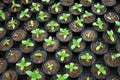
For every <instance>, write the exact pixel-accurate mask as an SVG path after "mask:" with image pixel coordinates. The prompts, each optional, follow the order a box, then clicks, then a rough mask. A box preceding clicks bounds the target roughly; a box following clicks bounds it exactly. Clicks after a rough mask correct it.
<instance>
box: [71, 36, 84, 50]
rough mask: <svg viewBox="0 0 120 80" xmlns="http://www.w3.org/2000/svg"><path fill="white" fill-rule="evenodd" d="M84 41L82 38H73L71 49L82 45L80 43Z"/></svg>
mask: <svg viewBox="0 0 120 80" xmlns="http://www.w3.org/2000/svg"><path fill="white" fill-rule="evenodd" d="M81 42H82V38H78V39H73V41H72V43H73V44H72V45H71V49H72V50H73V49H75V48H76V47H80V43H81Z"/></svg>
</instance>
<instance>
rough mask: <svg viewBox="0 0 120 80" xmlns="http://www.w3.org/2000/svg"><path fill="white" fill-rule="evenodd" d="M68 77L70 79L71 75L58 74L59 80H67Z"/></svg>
mask: <svg viewBox="0 0 120 80" xmlns="http://www.w3.org/2000/svg"><path fill="white" fill-rule="evenodd" d="M68 77H69V74H64V75H61V74H58V75H57V80H66V79H67V78H68Z"/></svg>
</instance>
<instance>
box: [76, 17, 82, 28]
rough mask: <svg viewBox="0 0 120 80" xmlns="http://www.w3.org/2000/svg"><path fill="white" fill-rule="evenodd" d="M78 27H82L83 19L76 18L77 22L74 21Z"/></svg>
mask: <svg viewBox="0 0 120 80" xmlns="http://www.w3.org/2000/svg"><path fill="white" fill-rule="evenodd" d="M75 22H76V23H77V24H78V25H79V26H80V27H83V19H80V18H79V17H77V20H76V21H75Z"/></svg>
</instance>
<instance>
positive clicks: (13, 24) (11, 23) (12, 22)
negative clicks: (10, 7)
mask: <svg viewBox="0 0 120 80" xmlns="http://www.w3.org/2000/svg"><path fill="white" fill-rule="evenodd" d="M8 23H9V24H10V26H11V27H12V28H13V29H14V28H15V23H16V22H15V20H14V19H13V18H12V19H11V20H10V21H9V22H8Z"/></svg>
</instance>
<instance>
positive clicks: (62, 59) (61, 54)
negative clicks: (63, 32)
mask: <svg viewBox="0 0 120 80" xmlns="http://www.w3.org/2000/svg"><path fill="white" fill-rule="evenodd" d="M57 54H58V55H59V56H60V57H61V61H64V59H65V58H66V57H69V54H68V53H66V51H65V50H63V51H61V52H57Z"/></svg>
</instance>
